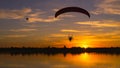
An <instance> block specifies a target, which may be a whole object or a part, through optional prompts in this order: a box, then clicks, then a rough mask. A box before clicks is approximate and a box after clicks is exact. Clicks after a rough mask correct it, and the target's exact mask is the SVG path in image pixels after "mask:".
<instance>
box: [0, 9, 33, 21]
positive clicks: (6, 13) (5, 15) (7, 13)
mask: <svg viewBox="0 0 120 68" xmlns="http://www.w3.org/2000/svg"><path fill="white" fill-rule="evenodd" d="M30 12H32V10H31V9H30V8H24V9H21V10H9V9H0V19H21V18H24V17H25V16H26V15H27V14H28V13H30Z"/></svg>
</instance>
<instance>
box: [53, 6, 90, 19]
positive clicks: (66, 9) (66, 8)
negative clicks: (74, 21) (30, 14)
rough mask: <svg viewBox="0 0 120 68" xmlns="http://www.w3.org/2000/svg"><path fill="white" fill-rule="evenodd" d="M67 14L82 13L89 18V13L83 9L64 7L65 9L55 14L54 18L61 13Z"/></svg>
mask: <svg viewBox="0 0 120 68" xmlns="http://www.w3.org/2000/svg"><path fill="white" fill-rule="evenodd" d="M67 12H80V13H83V14H85V15H87V16H88V17H89V18H90V14H89V12H88V11H87V10H85V9H83V8H80V7H65V8H62V9H60V10H58V11H57V12H56V13H55V18H56V17H58V16H59V15H61V14H63V13H67Z"/></svg>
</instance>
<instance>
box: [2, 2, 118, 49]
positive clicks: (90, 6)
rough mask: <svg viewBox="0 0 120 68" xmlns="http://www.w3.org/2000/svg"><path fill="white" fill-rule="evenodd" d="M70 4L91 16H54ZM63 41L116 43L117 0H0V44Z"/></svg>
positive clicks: (84, 44)
mask: <svg viewBox="0 0 120 68" xmlns="http://www.w3.org/2000/svg"><path fill="white" fill-rule="evenodd" d="M70 6H76V7H81V8H84V9H86V10H87V11H89V13H90V15H91V18H90V19H89V18H88V17H87V16H86V15H84V14H82V13H76V12H70V13H65V14H62V15H60V16H59V17H58V18H54V15H55V12H56V11H57V10H59V9H61V8H65V7H70ZM27 17H28V18H29V20H28V21H27V20H26V18H27ZM69 34H72V35H73V38H74V39H73V40H72V42H69V40H68V35H69ZM64 45H66V46H67V47H73V46H77V47H120V0H0V47H11V46H16V47H23V46H24V47H47V46H54V47H63V46H64Z"/></svg>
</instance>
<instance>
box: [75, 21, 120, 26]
mask: <svg viewBox="0 0 120 68" xmlns="http://www.w3.org/2000/svg"><path fill="white" fill-rule="evenodd" d="M75 24H83V25H90V26H93V27H120V23H119V22H117V21H113V20H102V21H92V23H91V22H88V21H85V22H75Z"/></svg>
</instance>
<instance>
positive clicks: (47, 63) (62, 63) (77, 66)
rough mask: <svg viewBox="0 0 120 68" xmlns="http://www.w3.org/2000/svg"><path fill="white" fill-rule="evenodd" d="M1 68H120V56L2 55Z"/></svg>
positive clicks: (90, 54) (85, 54)
mask: <svg viewBox="0 0 120 68" xmlns="http://www.w3.org/2000/svg"><path fill="white" fill-rule="evenodd" d="M0 68H120V55H108V54H97V53H86V52H85V53H81V54H76V55H73V54H70V53H69V54H67V55H66V56H65V57H64V55H63V54H56V55H50V56H48V55H43V54H37V55H24V56H22V55H16V56H11V55H8V54H5V55H3V54H2V55H0Z"/></svg>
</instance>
